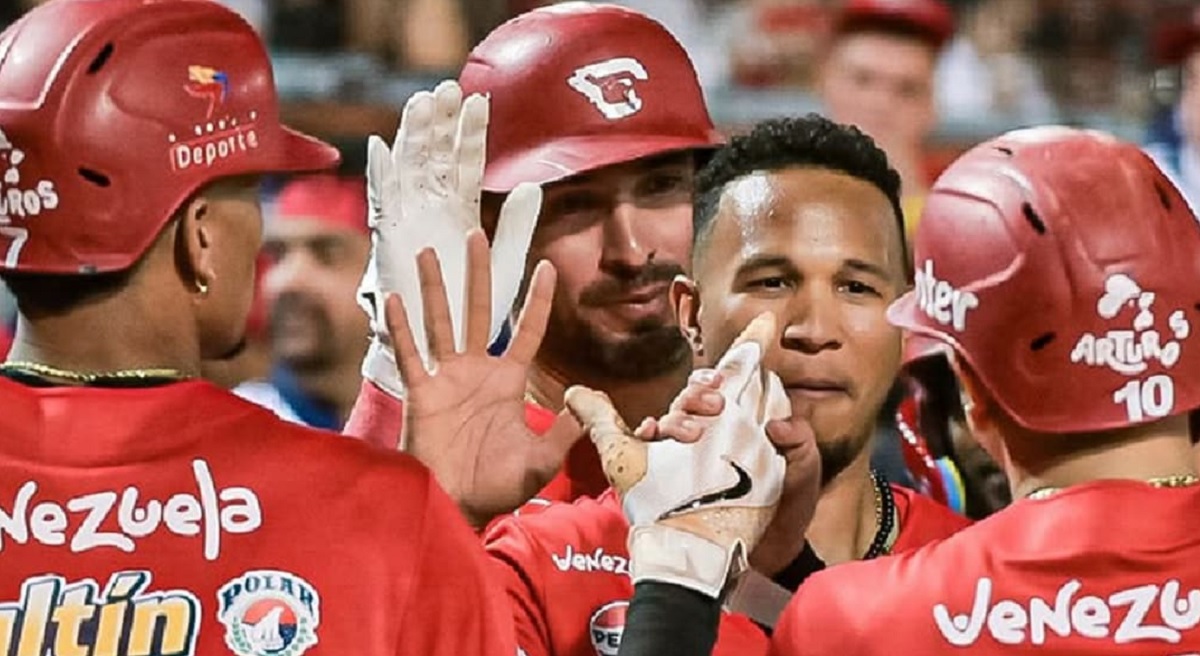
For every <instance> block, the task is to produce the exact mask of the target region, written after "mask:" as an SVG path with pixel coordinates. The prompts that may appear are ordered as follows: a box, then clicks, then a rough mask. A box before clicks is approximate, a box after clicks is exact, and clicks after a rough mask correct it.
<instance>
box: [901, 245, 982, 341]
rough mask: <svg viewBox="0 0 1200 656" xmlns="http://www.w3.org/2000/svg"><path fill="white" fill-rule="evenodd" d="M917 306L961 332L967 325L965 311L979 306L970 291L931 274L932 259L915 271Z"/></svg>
mask: <svg viewBox="0 0 1200 656" xmlns="http://www.w3.org/2000/svg"><path fill="white" fill-rule="evenodd" d="M916 283H917V284H916V287H917V306H918V307H920V308H921V310H923V311H924V312H925V314H927V315H929V318H931V319H933V320H934V321H936V322H938V323H940V324H942V325H943V326H950V327H952V328H954V330H957V331H959V332H961V331H962V330H963V329H964V328H966V327H967V312H969V311H971V310H972V309H973V308H977V307H979V297H978V296H976V295H975V294H973V293H972V292H968V291H963V290H960V289H955V287H954V286H953V285H951V284H950V283H948V282H945V281H942V280H938V279H937V277H936V276H935V275H934V274H933V260H925V264H924V265H923V266H922V267H921V268H920V269H919V270H918V271H917V279H916Z"/></svg>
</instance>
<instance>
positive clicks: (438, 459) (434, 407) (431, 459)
mask: <svg viewBox="0 0 1200 656" xmlns="http://www.w3.org/2000/svg"><path fill="white" fill-rule="evenodd" d="M466 246H467V253H466V261H467V281H466V283H467V284H466V310H465V317H464V318H465V321H464V324H463V325H464V326H465V330H464V332H463V343H462V346H461V347H459V346H458V344H456V340H455V331H454V325H455V324H454V321H453V318H452V316H453V315H452V311H451V309H450V306H449V304H448V302H447V293H446V285H445V282H444V279H443V277H442V269H441V267H439V263H438V256H437V254H436V253H435V252H434V251H433V250H432V249H425V250H423V251H421V252H420V254H419V255H418V256H417V262H416V268H417V277H418V279H419V281H420V296H421V303H422V313H421V315H420V316H422V317H423V322H424V330H423V334H424V335H425V336H426V337H427V345H428V358H427V357H426V356H425V355H424V354H422V352H421V351H420V350H419V349H418V347H417V342H416V341H415V331H414V330H413V326H412V325H411V324H410V323H409V320H408V317H409V316H411V315H412V313H411V312H409V311H408V310H409V309H410V308H408V307H407V303H406V301H407V299H405V298H402V297H401V296H399V295H391V296H389V297H388V300H387V308H386V317H387V323H388V330H389V332H390V334H391V341H392V344H393V345H394V346H395V349H396V350H395V353H396V362H397V365H398V367H399V372H400V376H401V377H402V379H403V382H404V384H405V386H406V387H407V389H408V398H407V401H406V403H405V406H404V411H405V416H404V434H403V436H402V438H401V448H402V449H403V450H404V451H406V452H409V453H411V454H412V455H414V456H416V457H417V458H418V459H419V460H421V461H422V462H423V463H425V465H426V466H428V467H429V468H430V469H431V470H432V471H433V473H434V476H435V477H436V478H437V480H438V482H439V483H440V484H441V485H442V487H443V488H444V489H445V490H446V491H447V492H448V493H449V494H450V496H451V497H452V498H453V499H455V500H456V501H457V502H458V504H459V508H460V509H461V510H462V511H463V514H464V515H465V516H466V518H467V520H468V521H469V522H471V524H473V525H474V526H476V527H477V528H479V527H482V526H484V525H485V524H486V523H487V522H488V521H489V520H490V519H491V518H493V517H495V516H496V515H499V514H501V513H505V512H510V511H512V510H513V509H515V508H516V507H518V506H520V505H521V504H522V503H524V502H525V501H527V500H528V499H530V498H531V497H532V496H533V495H534V494H536V493H537V491H538V490H540V489H541V488H542V486H544V485H545V484H546V482H548V481H549V480H550V478H551V477H552V476H553V475H554V474H555V472H557V471H558V469H559V468H560V467H561V466H562V462H563V459H564V458H565V457H566V453H567V451H568V450H569V449H570V448H571V445H572V444H573V443H574V442H575V441H576V439H577V438H578V437H579V436H580V435H582V432H581V430H580V429H579V427H578V426H577V425H575V423H574V421H572V420H571V418H570V417H569V415H567V414H566V413H564V414H563V415H560V417H559V421H558V422H557V423H556V424H555V425H554V427H552V428H551V430H550V432H549V433H547V434H545V435H542V436H538V435H534V434H533V433H532V432H530V430H529V429H528V428H527V427H526V426H525V411H524V392H525V379H526V376H527V374H528V371H529V367H530V363H531V362H532V361H533V357H534V355H535V354H536V353H537V350H538V347H539V346H540V345H541V342H542V337H543V336H544V334H545V330H546V320H547V318H548V317H549V314H550V303H551V300H552V298H553V295H554V276H555V273H554V268H553V267H552V266H550V264H549V263H548V262H541V263H539V264H538V266H537V268H536V269H535V270H534V272H533V278H532V280H531V282H530V285H529V292H528V294H527V296H526V298H525V304H524V307H523V309H522V310H521V315H520V317H519V318H518V320H517V325H516V332H515V333H514V334H513V338H512V341H511V342H510V344H509V347H508V350H507V351H506V352H505V353H504V355H501V356H498V357H495V356H491V355H488V352H487V348H488V342H489V329H490V317H491V312H492V294H491V289H492V283H491V268H490V267H489V265H488V259H489V252H488V245H487V240H486V238H485V237H484V235H483V233H482V232H481V231H479V230H472V231H471V232H470V233H469V234H468V236H467V240H466Z"/></svg>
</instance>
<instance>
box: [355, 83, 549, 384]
mask: <svg viewBox="0 0 1200 656" xmlns="http://www.w3.org/2000/svg"><path fill="white" fill-rule="evenodd" d="M487 126H488V102H487V99H486V98H484V97H483V96H481V95H478V94H474V95H471V96H469V97H467V98H466V99H464V98H463V94H462V89H461V88H460V87H459V86H458V83H457V82H453V81H447V82H442V83H441V84H439V85H438V86H437V88H436V89H435V90H434V91H433V92H429V91H421V92H418V93H416V94H414V95H413V96H412V97H411V98H410V99H409V100H408V102H407V103H406V104H405V106H404V112H403V114H402V115H401V118H400V127H399V130H398V131H397V132H396V139H395V142H394V143H393V144H392V147H391V149H389V148H388V146H387V144H386V143H385V142H384V141H383V140H382V139H380V138H379V137H377V136H374V135H372V136H371V138H370V140H369V142H368V152H367V200H368V203H369V212H370V216H369V217H368V220H369V225H370V228H371V257H370V259H369V260H368V263H367V269H366V272H365V274H364V275H363V279H362V282H361V283H360V285H359V289H358V302H359V305H360V306H362V308H363V310H364V311H366V313H367V315H368V316H369V317H370V318H371V333H372V340H371V346H370V349H369V350H368V353H367V357H366V358H365V359H364V360H363V369H362V371H363V376H364V377H365V378H367V379H368V380H370V381H372V382H374V383H375V384H376V385H377V386H378V387H379V388H380V389H382V390H384V391H385V392H388V393H389V394H391V395H392V396H394V397H396V398H401V399H402V398H404V397H405V394H406V390H405V386H404V381H403V380H401V378H400V376H399V375H398V373H397V370H396V362H395V355H394V353H393V352H392V348H391V343H390V339H389V336H388V329H387V324H386V321H385V318H384V311H383V309H384V308H383V304H384V300H385V298H386V296H387V295H388V294H399V295H400V297H401V298H403V299H404V301H405V303H404V305H405V309H406V310H407V314H408V324H409V326H411V327H412V330H413V334H414V338H415V339H414V343H415V345H416V348H417V351H418V352H419V353H420V354H421V356H422V358H423V359H424V361H425V362H426V363H429V362H430V354H429V349H428V343H429V341H428V339H426V334H425V331H426V329H425V321H424V318H423V316H422V313H423V309H422V308H423V304H422V303H421V297H420V280H419V279H418V276H417V254H418V253H419V252H421V251H422V250H424V249H427V248H429V249H433V251H434V252H436V253H437V256H438V260H439V261H440V263H441V273H442V279H443V281H444V288H445V292H446V294H447V296H448V307H449V312H450V315H449V316H450V318H449V321H450V324H451V326H452V335H453V337H454V342H455V345H456V346H457V347H462V346H463V344H464V342H465V338H466V327H465V326H464V319H463V314H464V311H465V307H466V302H465V298H464V294H465V293H466V292H465V283H466V280H467V235H468V233H469V232H470V231H472V230H477V229H479V228H480V214H479V212H480V198H481V191H482V184H483V170H484V158H485V150H486V148H485V147H486V144H487ZM541 202H542V193H541V189H540V188H539V187H538V186H537V185H520V186H518V187H517V188H516V189H514V190H513V191H512V192H511V193H510V194H509V195H508V198H507V199H506V200H505V202H504V205H503V207H502V209H501V210H500V216H499V222H498V224H497V226H496V232H495V235H494V239H493V240H492V245H491V249H492V254H493V257H492V258H491V267H492V276H491V279H492V286H491V289H490V294H491V314H490V316H489V317H488V318H487V319H488V329H487V336H488V338H489V339H494V338H495V337H496V335H497V334H498V333H499V331H500V327H501V325H502V324H503V322H504V320H505V318H506V317H507V315H508V313H509V311H510V310H511V309H512V306H513V300H514V298H515V297H516V295H517V291H518V289H519V288H520V285H521V279H522V276H523V274H524V271H525V257H526V254H527V252H528V250H529V240H530V238H531V237H532V235H533V229H534V226H535V224H536V223H537V216H538V211H539V210H540V208H541Z"/></svg>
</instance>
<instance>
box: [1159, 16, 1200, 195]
mask: <svg viewBox="0 0 1200 656" xmlns="http://www.w3.org/2000/svg"><path fill="white" fill-rule="evenodd" d="M1153 46H1154V48H1153V50H1154V53H1153V54H1154V59H1155V62H1156V63H1157V64H1159V65H1162V66H1172V67H1178V69H1179V77H1180V80H1179V83H1180V94H1179V100H1178V102H1176V103H1175V106H1174V107H1172V108H1171V109H1170V111H1169V112H1167V113H1166V115H1165V116H1163V117H1162V120H1160V121H1159V122H1158V123H1156V124H1155V125H1153V126H1152V129H1151V132H1150V135H1149V138H1148V139H1147V144H1146V151H1147V152H1148V153H1149V154H1150V156H1151V157H1153V158H1154V161H1155V162H1157V163H1158V166H1159V168H1161V169H1162V170H1163V172H1164V173H1166V174H1167V177H1169V178H1170V179H1171V181H1172V182H1174V183H1175V186H1176V187H1179V190H1180V191H1181V192H1183V195H1184V197H1185V198H1187V200H1188V203H1189V204H1190V205H1191V206H1192V210H1193V211H1195V210H1196V209H1197V208H1200V205H1197V203H1200V7H1197V8H1196V9H1194V10H1190V11H1188V13H1187V14H1186V15H1184V16H1178V15H1175V16H1168V17H1165V19H1164V22H1163V26H1162V28H1160V29H1159V30H1158V32H1157V34H1156V35H1155V39H1154V43H1153Z"/></svg>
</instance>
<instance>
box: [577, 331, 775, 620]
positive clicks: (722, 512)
mask: <svg viewBox="0 0 1200 656" xmlns="http://www.w3.org/2000/svg"><path fill="white" fill-rule="evenodd" d="M776 336H777V332H776V329H775V319H774V316H773V315H771V314H769V313H768V314H764V315H762V316H760V317H758V318H757V319H755V320H754V321H753V322H751V324H750V325H749V326H748V327H747V328H746V330H745V331H744V332H743V334H742V335H741V337H739V338H738V340H737V341H735V342H734V345H733V346H732V347H731V348H730V349H729V351H728V352H727V353H726V354H725V356H724V357H723V358H722V359H721V361H720V363H719V364H718V365H717V372H718V373H719V377H720V382H719V384H717V385H716V387H715V389H716V391H717V392H718V393H719V394H720V396H721V398H722V408H721V409H720V411H719V412H718V413H717V414H716V415H715V416H714V417H711V418H709V419H702V420H700V421H699V424H700V426H699V428H698V430H697V433H696V434H695V435H692V436H690V437H692V438H693V439H692V440H691V441H690V442H684V441H678V440H660V441H651V442H646V441H644V439H646V438H649V437H651V435H650V434H649V433H650V432H651V431H650V428H649V427H648V426H647V425H645V424H644V425H643V426H642V427H640V430H639V435H640V437H635V436H634V434H633V432H631V431H630V430H629V428H628V427H627V426H626V425H625V423H624V422H623V421H622V420H621V417H620V416H619V415H618V414H617V412H616V410H615V409H614V408H613V407H612V404H611V402H610V401H609V399H608V397H607V396H605V395H604V394H602V393H600V392H596V391H593V390H590V389H587V388H583V387H573V388H571V389H569V390H568V391H567V395H566V402H567V406H568V408H569V409H570V410H571V412H572V414H574V415H575V417H576V418H577V419H578V420H579V422H580V423H581V424H583V425H584V427H585V428H586V429H587V430H588V433H589V435H590V436H591V439H592V441H593V442H594V443H595V444H596V447H597V449H598V450H599V452H600V459H601V462H602V463H603V465H604V470H605V474H606V475H607V476H608V478H609V481H610V482H611V483H612V485H613V487H614V488H616V490H617V493H618V494H619V495H620V497H621V502H622V506H623V508H624V510H625V514H626V516H627V517H628V518H629V520H630V523H631V524H632V525H633V526H632V530H631V532H630V538H629V547H630V554H631V556H632V558H633V568H632V570H633V580H634V582H635V583H636V582H638V581H642V580H656V581H663V582H668V583H674V584H677V585H682V586H685V587H688V588H691V589H694V590H697V591H699V592H701V593H704V594H707V595H709V596H712V597H714V598H715V597H717V596H719V595H720V593H721V591H722V589H723V588H724V587H725V585H726V583H727V582H728V581H729V579H730V577H731V576H733V575H736V574H737V573H738V572H740V571H741V569H742V568H744V567H745V564H746V563H745V561H746V557H747V554H749V552H750V551H751V550H752V549H753V548H754V546H755V545H756V544H757V543H758V541H759V539H760V538H761V536H762V535H763V532H764V531H765V530H766V528H767V526H768V524H769V523H770V521H771V519H772V517H773V516H774V514H775V510H776V507H777V505H778V503H779V498H780V492H781V490H782V487H783V481H784V470H785V461H784V458H783V457H782V456H781V455H779V453H778V452H777V450H776V448H775V446H774V445H772V444H771V442H770V441H769V440H768V439H767V436H766V432H765V430H766V428H765V427H766V425H767V423H768V422H770V421H772V420H780V419H784V418H786V417H787V416H788V415H789V414H790V412H791V408H790V404H789V402H788V399H787V396H786V395H785V394H784V391H783V387H782V384H781V383H780V382H779V379H778V378H777V377H776V376H775V375H774V374H773V373H771V372H769V371H766V370H764V369H763V367H762V358H763V355H764V353H765V351H766V350H767V349H768V348H769V347H770V346H771V344H772V343H773V342H774V341H775V339H776ZM685 391H686V390H685Z"/></svg>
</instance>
